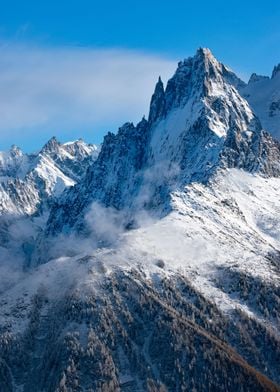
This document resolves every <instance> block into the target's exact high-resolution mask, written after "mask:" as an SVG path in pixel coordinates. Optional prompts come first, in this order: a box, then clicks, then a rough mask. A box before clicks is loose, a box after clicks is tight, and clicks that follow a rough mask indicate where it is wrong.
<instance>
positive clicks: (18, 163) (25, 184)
mask: <svg viewBox="0 0 280 392" xmlns="http://www.w3.org/2000/svg"><path fill="white" fill-rule="evenodd" d="M97 155H98V148H97V147H96V146H94V145H87V144H86V143H85V142H83V141H82V140H77V141H75V142H71V143H66V144H60V143H59V142H58V141H57V140H56V138H55V137H53V138H52V139H50V140H49V141H48V142H47V143H46V144H45V146H44V147H43V148H42V150H41V151H40V152H39V153H36V154H24V153H23V152H22V151H21V150H20V149H19V148H17V147H16V146H12V148H11V149H10V151H9V152H0V213H1V214H7V213H9V214H19V215H22V214H28V215H31V214H34V213H36V212H37V211H38V210H40V209H42V208H43V207H44V205H45V204H46V203H47V204H48V203H50V201H51V199H52V198H53V197H57V196H59V195H60V194H61V193H62V192H63V190H64V189H65V188H66V187H69V186H73V185H74V184H75V183H76V181H77V180H79V179H80V177H81V176H82V175H83V173H84V170H85V168H86V167H87V166H88V165H89V164H90V163H92V162H93V161H94V160H95V159H96V157H97Z"/></svg>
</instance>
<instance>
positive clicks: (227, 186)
mask: <svg viewBox="0 0 280 392" xmlns="http://www.w3.org/2000/svg"><path fill="white" fill-rule="evenodd" d="M246 88H247V86H246V84H245V83H244V82H242V81H241V80H240V79H239V78H238V77H237V76H236V75H235V74H234V73H233V72H232V71H231V70H230V69H229V68H227V67H225V66H224V65H223V64H221V63H220V62H219V61H217V60H216V59H215V58H214V56H213V55H212V53H211V52H210V51H209V50H208V49H199V50H198V51H197V53H196V54H195V56H194V57H190V58H188V59H186V60H184V61H182V62H180V63H179V64H178V68H177V70H176V72H175V74H174V76H173V77H172V78H171V79H170V80H169V81H168V83H167V85H166V87H164V85H163V82H162V80H161V79H160V78H159V80H158V82H157V84H156V87H155V90H154V94H153V96H152V99H151V104H150V112H149V116H148V118H147V119H145V118H143V119H142V120H141V121H140V122H139V124H137V125H134V124H132V123H126V124H124V125H123V126H122V127H121V128H120V129H119V131H118V133H117V134H113V133H109V134H108V135H106V136H105V138H104V141H103V143H102V146H101V148H100V152H99V154H98V156H97V157H96V159H94V161H90V162H89V163H88V164H87V165H85V166H84V169H83V168H82V166H80V169H78V168H77V169H76V165H73V161H72V164H71V161H70V160H68V159H66V156H67V154H72V156H74V155H75V157H77V156H78V155H79V151H81V150H80V147H81V146H77V145H73V144H71V145H69V144H66V145H60V144H59V143H57V142H56V140H55V139H51V141H49V142H48V143H47V145H46V146H45V147H44V148H43V150H42V151H43V152H41V154H43V155H45V154H46V155H47V157H48V159H51V160H52V162H54V165H55V167H58V165H59V168H60V170H61V172H63V174H64V175H65V176H68V175H69V174H70V172H71V173H73V174H74V175H77V176H79V177H75V179H73V178H74V177H73V176H69V177H67V178H71V179H72V180H73V182H74V181H75V182H76V183H75V184H74V185H73V186H69V187H66V188H65V189H64V190H63V192H62V193H58V194H56V195H55V192H54V189H55V187H52V186H50V187H49V188H48V187H47V189H51V192H50V194H51V195H53V196H51V198H50V200H51V202H50V203H45V202H44V203H43V205H46V211H47V216H46V218H45V219H44V220H43V223H42V224H41V226H40V227H41V230H40V231H38V230H37V231H36V235H33V241H29V240H28V241H27V240H26V239H24V240H23V241H22V242H21V244H22V247H23V248H24V250H25V252H24V254H25V257H26V259H25V267H27V266H28V268H26V269H25V271H19V270H18V269H16V270H15V269H13V268H12V267H11V266H14V265H15V263H16V257H18V254H16V253H15V252H14V253H13V254H12V255H11V254H10V253H8V252H6V253H4V255H5V256H6V258H7V259H8V261H9V262H8V263H7V262H6V263H3V262H2V264H1V263H0V277H1V280H0V304H1V306H0V375H1V376H0V390H1V391H2V390H3V391H5V392H6V391H7V392H8V391H16V392H17V391H21V392H29V391H34V392H43V391H44V392H70V391H71V392H74V391H75V392H80V391H88V392H89V391H98V392H101V391H106V392H107V391H108V392H115V391H126V392H128V391H137V392H138V391H139V392H142V391H143V392H146V391H149V392H151V391H153V392H155V391H160V392H163V391H165V392H166V391H169V392H173V391H201V392H204V391H221V392H222V391H226V392H231V391H232V392H235V391H240V392H241V391H242V392H245V391H246V392H251V391H252V392H255V391H279V390H280V389H279V384H280V377H279V375H280V367H279V364H280V333H279V331H280V329H279V327H280V320H279V314H280V284H279V271H280V269H279V266H280V264H279V263H280V224H279V222H280V205H279V193H280V144H279V142H278V141H276V140H275V139H273V137H272V136H271V135H270V134H269V133H268V132H267V131H265V130H264V129H263V127H262V123H261V121H260V120H259V118H258V117H257V116H256V114H255V113H254V110H253V109H252V108H251V106H250V104H249V103H248V102H247V100H246V99H245V98H244V95H243V93H242V94H241V93H240V91H242V90H243V89H246ZM62 150H63V151H62ZM65 151H66V152H67V154H66V153H65V154H66V155H64V152H65ZM19 155H20V154H19ZM39 155H40V154H39ZM89 155H90V154H89ZM5 157H6V158H5V162H6V164H5V167H7V169H6V172H5V173H6V174H4V171H3V176H6V177H7V176H9V175H10V176H13V175H14V174H13V173H15V172H18V173H19V172H20V170H22V168H24V167H26V165H27V164H26V163H24V164H23V163H18V162H25V160H22V161H21V159H22V158H16V159H14V160H13V159H11V158H7V155H5ZM28 159H29V158H28ZM91 159H92V158H91ZM74 161H75V163H76V158H75V160H74ZM7 162H13V163H9V165H8V164H7ZM44 162H45V161H44ZM8 166H9V169H8ZM11 167H14V168H13V169H11ZM36 167H37V166H36ZM48 167H49V166H48ZM74 167H75V169H74ZM62 169H63V170H62ZM39 172H41V171H40V170H39ZM9 173H10V174H9ZM44 173H46V171H45V172H44ZM51 173H53V172H51ZM67 173H68V174H67ZM42 178H44V181H46V182H45V183H49V182H48V181H49V180H50V179H51V178H53V177H52V175H48V174H47V175H44V176H42ZM5 181H6V180H5ZM50 184H53V181H50ZM16 189H19V188H18V186H16ZM28 195H29V196H30V194H29V193H28ZM54 195H55V196H54ZM30 197H31V199H32V196H30ZM3 216H4V215H3ZM25 216H26V214H25ZM40 217H41V215H40V214H39V215H38V218H40ZM26 219H30V218H28V217H27V218H26ZM32 219H37V217H36V218H35V217H32ZM28 222H29V221H28ZM26 227H29V226H28V225H27V224H26V221H24V222H23V223H22V224H21V226H20V227H19V225H18V224H17V225H11V229H10V232H11V233H12V234H13V240H14V242H13V244H15V241H16V237H17V236H18V235H19V233H20V232H26V231H27V230H26ZM25 238H26V237H25ZM14 247H16V246H15V245H14ZM9 249H11V248H9ZM17 249H18V248H17Z"/></svg>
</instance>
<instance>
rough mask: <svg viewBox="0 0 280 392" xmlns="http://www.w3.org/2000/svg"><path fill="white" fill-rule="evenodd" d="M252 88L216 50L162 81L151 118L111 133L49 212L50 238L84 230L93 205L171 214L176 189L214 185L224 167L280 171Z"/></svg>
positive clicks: (278, 153)
mask: <svg viewBox="0 0 280 392" xmlns="http://www.w3.org/2000/svg"><path fill="white" fill-rule="evenodd" d="M243 85H245V84H244V83H243V82H242V81H241V80H240V79H239V78H238V77H237V76H236V75H235V74H234V73H233V72H232V71H231V70H230V69H229V68H228V67H226V66H224V65H223V64H222V63H220V62H219V61H218V60H216V58H215V57H214V56H213V54H212V53H211V52H210V50H209V49H203V48H200V49H198V51H197V52H196V54H195V56H193V57H189V58H187V59H185V60H183V61H181V62H179V64H178V67H177V70H176V72H175V74H174V75H173V77H172V78H171V79H170V80H169V81H168V82H167V85H166V88H164V85H163V83H162V80H161V78H159V80H158V81H157V83H156V86H155V90H154V94H153V96H152V99H151V104H150V113H149V120H148V122H147V121H146V120H142V121H141V122H140V123H139V124H138V125H137V126H134V125H133V124H132V123H126V124H124V125H123V126H122V127H121V128H120V129H119V132H118V133H117V134H116V135H114V134H111V133H109V134H108V135H107V136H106V137H105V138H104V142H103V144H102V148H101V151H100V154H99V156H98V158H97V160H96V162H95V163H94V165H93V166H91V167H89V169H88V171H87V173H86V176H85V178H84V179H83V181H82V182H80V183H79V184H77V185H76V186H74V187H73V188H71V189H70V190H69V191H67V192H66V193H65V194H63V197H62V198H61V199H60V201H59V204H58V205H56V207H55V209H53V210H52V211H51V213H50V218H49V222H48V227H47V232H48V234H50V233H54V232H55V233H57V232H60V231H62V230H63V228H67V230H70V231H71V228H72V227H73V226H75V227H76V228H81V227H82V226H83V220H84V216H85V214H86V213H87V211H88V208H89V207H90V205H91V204H92V202H93V201H97V202H99V203H101V204H103V205H105V206H112V207H114V208H117V209H127V210H137V209H139V208H143V207H144V208H150V209H151V208H152V209H155V210H156V209H161V208H163V209H166V210H168V208H169V207H168V206H169V200H170V192H171V188H172V187H173V188H174V187H175V188H180V187H183V186H185V185H186V184H189V183H192V182H194V181H197V182H207V181H208V179H209V178H210V177H211V176H212V175H213V174H214V173H215V172H216V171H217V170H218V169H220V168H233V167H236V168H240V169H244V170H247V171H250V172H258V173H262V175H265V176H274V175H275V176H277V175H279V173H280V164H279V162H280V148H279V144H277V143H276V142H275V141H273V139H272V138H271V137H270V136H269V135H268V134H267V133H265V132H264V131H263V129H262V126H261V124H260V121H259V120H258V119H257V117H256V116H255V114H254V113H253V111H252V110H251V108H250V106H249V104H248V102H247V101H246V100H245V99H244V98H242V97H241V95H240V94H239V92H238V88H239V87H240V86H243Z"/></svg>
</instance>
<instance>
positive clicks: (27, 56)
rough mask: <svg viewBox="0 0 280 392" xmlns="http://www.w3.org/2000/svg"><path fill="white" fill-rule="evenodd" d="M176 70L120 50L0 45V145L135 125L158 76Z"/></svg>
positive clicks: (162, 60)
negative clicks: (26, 138) (63, 132)
mask: <svg viewBox="0 0 280 392" xmlns="http://www.w3.org/2000/svg"><path fill="white" fill-rule="evenodd" d="M175 65H176V63H175V62H174V61H171V60H170V59H167V58H164V57H160V56H156V55H152V54H147V53H142V52H136V51H129V50H122V49H106V50H105V49H104V50H100V49H92V48H79V47H53V48H50V47H38V46H31V45H22V44H21V45H18V44H15V43H7V42H6V43H5V42H2V43H1V46H0V135H1V136H0V143H2V142H3V143H4V142H5V141H6V140H11V139H14V140H13V142H15V143H16V142H17V137H18V136H19V135H20V132H21V130H23V129H24V132H25V133H26V136H30V137H31V136H32V137H35V138H36V137H37V136H38V130H40V129H45V130H47V132H48V130H50V132H51V129H53V131H52V133H53V134H55V133H56V131H57V130H59V129H64V130H65V129H66V130H67V128H69V129H73V128H78V129H82V128H83V127H89V126H91V127H92V128H93V129H94V128H98V127H99V126H101V125H105V126H106V125H107V124H112V123H116V124H119V125H121V124H120V123H119V122H120V121H129V120H134V121H135V120H138V119H139V120H140V117H141V116H142V115H143V114H145V113H147V110H148V104H149V99H150V96H151V93H152V90H153V87H154V84H155V81H156V79H157V77H158V75H159V74H161V75H162V77H163V79H167V78H168V77H170V75H171V74H172V72H173V71H174V68H175ZM36 133H37V136H36ZM58 136H59V134H58ZM81 136H83V135H81ZM93 139H94V135H93Z"/></svg>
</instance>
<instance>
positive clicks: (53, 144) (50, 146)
mask: <svg viewBox="0 0 280 392" xmlns="http://www.w3.org/2000/svg"><path fill="white" fill-rule="evenodd" d="M59 146H60V143H59V142H58V141H57V138H56V137H55V136H53V137H52V138H51V139H50V140H49V141H48V142H47V143H46V144H45V145H44V147H43V148H42V150H41V152H49V153H55V152H58V149H59Z"/></svg>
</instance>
